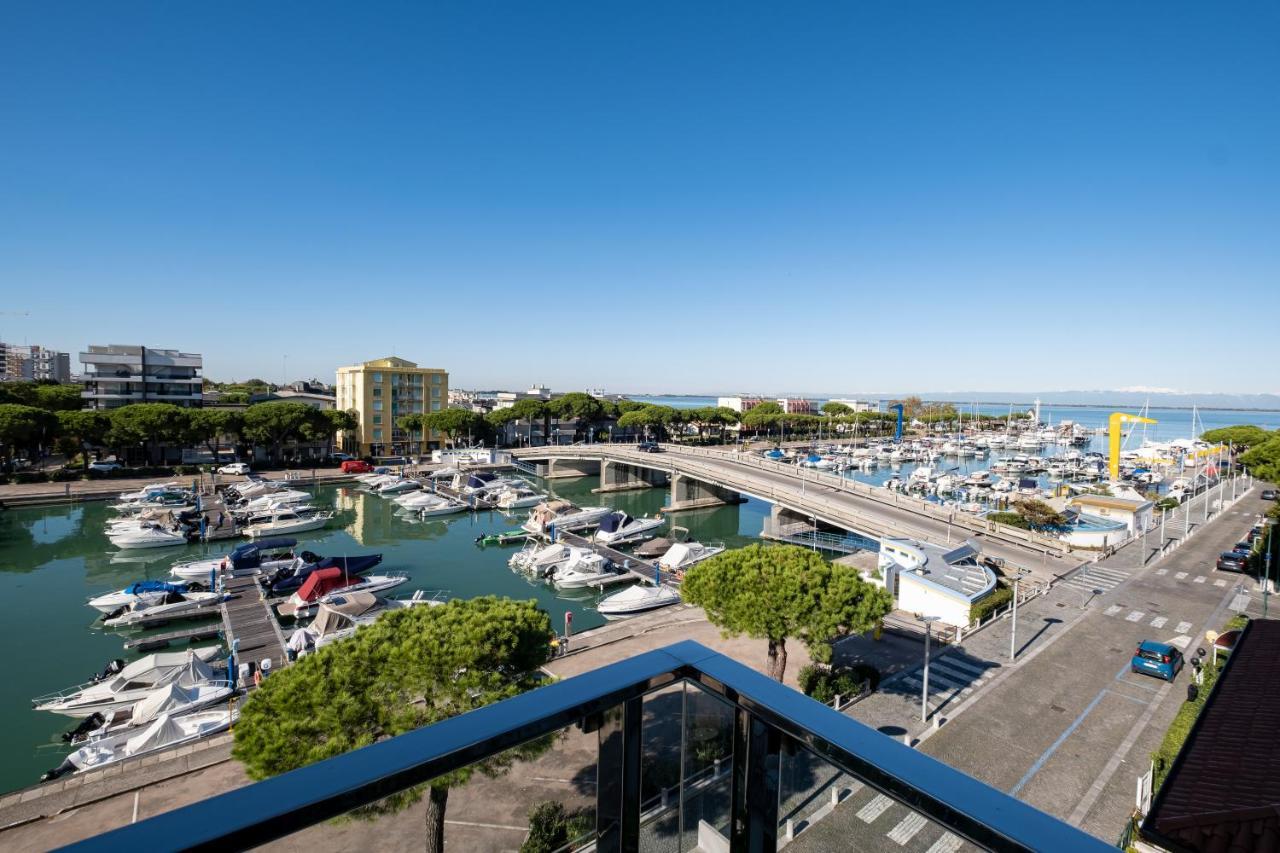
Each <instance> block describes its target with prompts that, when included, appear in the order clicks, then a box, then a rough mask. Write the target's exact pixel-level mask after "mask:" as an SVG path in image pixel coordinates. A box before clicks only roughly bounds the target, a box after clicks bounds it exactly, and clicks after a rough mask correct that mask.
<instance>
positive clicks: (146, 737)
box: [124, 714, 184, 755]
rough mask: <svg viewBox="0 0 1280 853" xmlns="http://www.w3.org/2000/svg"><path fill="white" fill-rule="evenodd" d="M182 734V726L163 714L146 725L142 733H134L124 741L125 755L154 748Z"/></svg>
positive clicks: (171, 741)
mask: <svg viewBox="0 0 1280 853" xmlns="http://www.w3.org/2000/svg"><path fill="white" fill-rule="evenodd" d="M183 736H184V733H183V731H182V727H181V726H179V725H178V724H177V723H175V722H174V721H173V717H172V716H170V715H169V714H164V715H162V716H161V717H160V719H158V720H156V721H155V722H154V723H152V724H151V725H149V726H147V727H146V729H144V730H143V731H142V734H138V735H134V736H133V737H131V738H129V740H128V741H127V742H126V743H125V748H124V749H125V754H126V755H137V754H138V753H139V752H143V751H145V750H148V749H156V748H157V747H161V746H164V745H165V744H169V743H173V742H174V741H176V740H180V739H181V738H182V737H183Z"/></svg>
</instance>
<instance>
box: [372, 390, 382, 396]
mask: <svg viewBox="0 0 1280 853" xmlns="http://www.w3.org/2000/svg"><path fill="white" fill-rule="evenodd" d="M373 396H375V397H381V396H382V389H381V388H374V389H373Z"/></svg>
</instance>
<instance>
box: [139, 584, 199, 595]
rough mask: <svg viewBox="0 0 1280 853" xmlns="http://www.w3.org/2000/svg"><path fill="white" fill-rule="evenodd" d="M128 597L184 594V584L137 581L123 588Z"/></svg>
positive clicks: (185, 588) (185, 586) (185, 587)
mask: <svg viewBox="0 0 1280 853" xmlns="http://www.w3.org/2000/svg"><path fill="white" fill-rule="evenodd" d="M124 591H125V592H126V593H128V594H130V595H141V594H142V593H144V592H186V591H187V585H186V584H185V583H169V582H168V581H138V582H137V583H131V584H129V585H128V586H126V587H125V588H124Z"/></svg>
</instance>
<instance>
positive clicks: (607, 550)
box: [556, 530, 658, 583]
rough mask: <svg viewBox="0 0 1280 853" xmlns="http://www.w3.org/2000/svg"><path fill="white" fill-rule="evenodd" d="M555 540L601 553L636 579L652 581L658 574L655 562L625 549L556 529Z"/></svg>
mask: <svg viewBox="0 0 1280 853" xmlns="http://www.w3.org/2000/svg"><path fill="white" fill-rule="evenodd" d="M556 541H557V542H563V543H564V544H566V545H570V546H572V547H574V548H586V549H587V550H588V551H594V552H595V553H597V554H603V555H604V556H606V557H608V558H609V560H610V562H612V563H613V564H614V565H615V566H617V567H618V568H620V569H622V570H624V571H627V572H630V573H631V574H633V575H635V576H636V578H637V579H638V580H642V581H649V582H650V583H653V582H654V581H655V580H656V578H657V576H658V564H657V563H654V562H650V561H648V560H642V559H641V558H639V557H637V556H636V555H635V554H628V553H626V552H625V551H619V550H618V549H617V548H613V547H610V546H608V545H603V544H601V543H599V542H596V541H595V540H594V539H590V538H588V537H586V536H580V535H579V534H577V533H569V532H567V531H560V530H557V531H556Z"/></svg>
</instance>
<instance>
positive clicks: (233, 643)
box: [222, 575, 289, 668]
mask: <svg viewBox="0 0 1280 853" xmlns="http://www.w3.org/2000/svg"><path fill="white" fill-rule="evenodd" d="M223 584H224V589H226V591H227V592H228V593H229V594H230V597H229V598H228V599H227V600H226V601H224V602H222V624H223V633H224V635H225V636H226V638H227V646H228V647H230V648H232V649H234V650H235V653H236V657H237V659H239V660H246V661H249V660H251V661H261V660H262V659H263V658H271V665H272V667H273V668H279V667H282V666H284V665H285V664H287V663H288V660H289V659H288V657H287V656H286V655H285V650H284V634H283V633H281V631H280V623H279V622H277V621H276V617H275V614H274V613H272V612H271V607H270V605H269V604H268V603H267V601H266V599H264V598H263V597H262V591H261V590H260V589H259V587H258V579H257V578H256V577H254V576H252V575H250V576H247V577H239V578H226V579H225V580H224V581H223Z"/></svg>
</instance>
